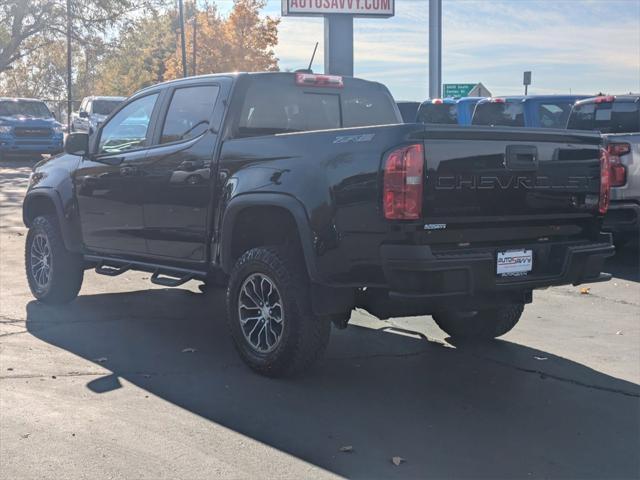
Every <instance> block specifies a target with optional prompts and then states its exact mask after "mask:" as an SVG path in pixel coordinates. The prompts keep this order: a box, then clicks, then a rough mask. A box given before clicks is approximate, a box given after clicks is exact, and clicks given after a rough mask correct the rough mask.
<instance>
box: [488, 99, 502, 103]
mask: <svg viewBox="0 0 640 480" xmlns="http://www.w3.org/2000/svg"><path fill="white" fill-rule="evenodd" d="M489 101H490V102H491V103H506V100H505V99H504V98H490V99H489Z"/></svg>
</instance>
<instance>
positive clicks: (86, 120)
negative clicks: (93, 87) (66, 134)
mask: <svg viewBox="0 0 640 480" xmlns="http://www.w3.org/2000/svg"><path fill="white" fill-rule="evenodd" d="M125 99H126V98H125V97H105V96H102V97H97V96H91V97H84V98H83V99H82V103H80V109H79V110H78V112H77V113H74V114H73V117H72V121H71V131H72V132H86V133H89V134H91V133H93V132H95V131H96V130H97V129H98V127H99V126H100V125H101V124H102V122H104V121H105V119H106V118H107V117H108V116H109V114H111V112H113V111H114V110H115V109H116V108H117V107H118V105H120V104H121V103H122V102H123V101H124V100H125Z"/></svg>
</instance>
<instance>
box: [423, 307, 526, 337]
mask: <svg viewBox="0 0 640 480" xmlns="http://www.w3.org/2000/svg"><path fill="white" fill-rule="evenodd" d="M523 311H524V305H523V304H515V305H504V306H500V307H495V308H488V309H484V310H478V311H474V312H457V311H449V312H442V313H439V314H436V315H434V316H433V319H434V320H435V322H436V323H437V324H438V327H440V328H441V329H442V330H444V331H445V332H446V333H447V334H448V335H449V336H450V337H452V338H476V339H485V340H488V339H492V338H496V337H499V336H501V335H504V334H505V333H507V332H508V331H510V330H511V329H512V328H513V327H515V326H516V323H518V320H520V317H521V316H522V312H523Z"/></svg>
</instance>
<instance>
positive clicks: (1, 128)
mask: <svg viewBox="0 0 640 480" xmlns="http://www.w3.org/2000/svg"><path fill="white" fill-rule="evenodd" d="M3 133H4V134H8V133H11V126H9V125H0V135H2V134H3Z"/></svg>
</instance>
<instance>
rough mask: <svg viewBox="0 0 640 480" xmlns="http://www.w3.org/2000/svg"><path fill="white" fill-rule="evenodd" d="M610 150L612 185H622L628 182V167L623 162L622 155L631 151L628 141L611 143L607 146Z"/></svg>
mask: <svg viewBox="0 0 640 480" xmlns="http://www.w3.org/2000/svg"><path fill="white" fill-rule="evenodd" d="M607 151H608V152H609V171H610V172H611V173H610V183H611V186H612V187H622V186H624V185H625V184H626V183H627V167H625V166H624V165H623V164H622V160H621V159H620V157H621V156H622V155H626V154H627V153H629V152H631V145H630V144H628V143H610V144H609V145H608V146H607Z"/></svg>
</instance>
